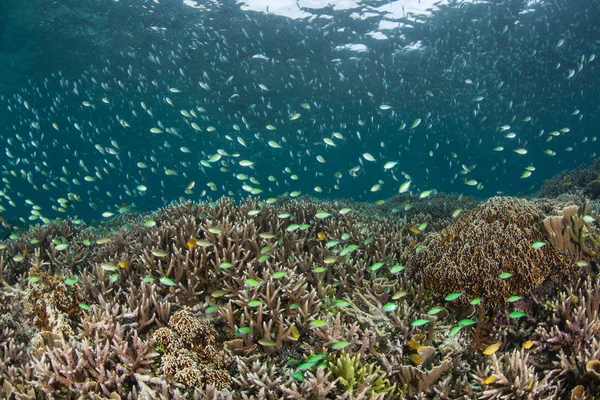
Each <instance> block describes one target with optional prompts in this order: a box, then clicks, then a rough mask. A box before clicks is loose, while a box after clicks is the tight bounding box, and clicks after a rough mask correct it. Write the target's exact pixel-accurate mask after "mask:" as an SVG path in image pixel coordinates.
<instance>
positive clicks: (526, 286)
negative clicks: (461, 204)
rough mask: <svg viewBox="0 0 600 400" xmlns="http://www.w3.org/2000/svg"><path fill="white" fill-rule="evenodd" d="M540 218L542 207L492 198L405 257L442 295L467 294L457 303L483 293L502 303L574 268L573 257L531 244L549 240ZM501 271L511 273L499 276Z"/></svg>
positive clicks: (414, 271) (492, 302) (487, 299)
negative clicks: (541, 227) (507, 276)
mask: <svg viewBox="0 0 600 400" xmlns="http://www.w3.org/2000/svg"><path fill="white" fill-rule="evenodd" d="M541 219H542V214H541V213H540V211H538V209H537V208H536V207H535V206H534V205H533V204H532V203H530V202H528V201H526V200H518V199H515V198H511V197H494V198H491V199H490V200H488V201H487V202H485V203H484V204H483V205H481V206H480V207H479V208H477V209H476V210H474V211H472V212H469V213H465V214H464V215H463V214H461V216H459V218H457V220H456V222H454V223H453V224H452V225H450V226H449V227H448V228H446V229H444V230H443V231H442V232H441V233H433V234H431V235H430V236H429V237H428V238H427V239H426V240H425V241H424V243H423V244H422V245H421V246H420V247H421V251H417V249H415V248H410V249H408V250H407V251H405V253H404V259H405V260H406V263H407V266H408V267H409V268H410V272H411V273H412V274H413V275H414V276H416V277H418V278H421V279H423V282H424V283H425V285H426V286H428V287H431V288H432V289H433V290H434V291H435V292H436V293H438V294H439V295H446V294H448V293H451V292H464V294H465V296H462V297H461V298H460V299H459V301H463V302H467V301H468V300H470V299H472V298H475V297H481V298H483V299H484V301H485V302H486V304H488V305H492V306H499V305H502V304H504V303H505V302H506V298H507V297H509V296H511V295H515V294H522V293H525V292H527V291H528V290H530V289H532V288H534V287H536V286H537V285H539V284H540V283H542V282H543V281H544V280H545V279H546V278H548V277H550V276H553V275H558V274H562V273H567V272H570V271H573V269H574V265H573V262H572V260H571V259H569V258H568V257H566V256H564V255H562V254H560V253H559V252H558V251H557V250H556V249H554V248H553V247H551V246H545V247H543V248H541V249H534V248H533V247H532V243H533V242H536V241H544V240H545V235H544V233H543V232H542V231H541V229H540V228H539V227H538V225H539V222H540V221H541ZM503 272H506V273H510V274H512V277H510V278H509V279H500V278H499V275H500V274H501V273H503Z"/></svg>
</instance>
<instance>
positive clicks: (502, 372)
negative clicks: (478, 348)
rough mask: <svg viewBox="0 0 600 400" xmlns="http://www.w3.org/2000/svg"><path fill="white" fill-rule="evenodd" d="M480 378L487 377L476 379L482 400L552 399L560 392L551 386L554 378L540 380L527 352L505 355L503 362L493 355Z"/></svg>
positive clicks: (521, 351)
mask: <svg viewBox="0 0 600 400" xmlns="http://www.w3.org/2000/svg"><path fill="white" fill-rule="evenodd" d="M480 374H481V375H484V377H478V376H476V377H475V379H476V380H477V381H478V382H479V383H480V384H481V385H482V388H483V392H482V393H481V395H480V396H479V397H478V398H480V399H508V398H510V399H551V398H556V394H557V391H558V387H557V386H555V385H554V384H552V383H551V381H552V378H553V377H554V374H553V373H548V374H544V375H543V377H542V376H539V375H538V374H537V373H536V371H535V367H534V366H533V365H532V364H531V363H530V362H529V354H528V353H527V352H525V351H524V350H514V351H513V352H511V353H507V354H504V355H503V356H502V360H499V358H498V357H497V356H496V355H495V354H493V355H492V357H491V359H490V360H489V364H488V366H487V367H486V368H485V369H483V372H480ZM488 377H491V378H489V380H486V379H487V378H488Z"/></svg>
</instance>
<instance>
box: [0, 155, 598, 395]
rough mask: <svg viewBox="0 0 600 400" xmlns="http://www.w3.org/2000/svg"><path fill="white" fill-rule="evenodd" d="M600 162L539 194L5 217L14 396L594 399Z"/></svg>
mask: <svg viewBox="0 0 600 400" xmlns="http://www.w3.org/2000/svg"><path fill="white" fill-rule="evenodd" d="M599 172H600V163H598V162H596V164H595V165H594V166H592V167H581V168H579V169H577V170H573V171H567V172H564V173H563V174H561V175H559V176H557V177H555V178H553V179H552V180H549V181H548V182H547V183H546V184H545V186H544V187H543V188H542V189H541V190H540V192H539V193H538V195H537V196H536V197H535V198H530V199H518V198H512V197H494V198H491V199H488V200H487V201H484V202H481V203H479V202H477V201H476V200H474V199H471V198H462V196H461V197H458V196H455V195H450V194H441V193H437V194H436V193H432V194H431V195H430V196H429V197H427V198H422V199H412V201H411V202H410V205H411V206H410V207H407V204H409V200H411V199H410V196H409V194H407V193H405V194H400V195H398V196H397V197H394V198H392V199H389V200H388V201H387V202H385V203H383V204H379V205H369V204H359V203H354V202H351V201H339V202H330V201H317V200H314V199H310V198H298V199H289V198H285V197H283V198H279V199H277V200H276V201H270V202H268V203H264V202H262V201H260V200H257V199H252V198H248V199H247V200H244V201H240V202H235V201H233V200H231V199H227V198H222V199H220V200H218V201H216V202H211V203H194V202H189V201H188V202H180V203H176V204H172V205H169V206H168V207H165V208H164V209H161V210H159V211H157V212H155V213H152V214H146V215H142V214H138V213H124V214H122V215H119V216H116V217H114V218H113V219H111V220H109V221H108V222H103V223H102V224H100V225H95V226H91V225H90V226H86V225H84V224H83V223H81V222H80V221H77V220H70V219H68V220H64V221H54V222H52V223H49V224H46V225H38V226H32V227H29V228H27V229H17V228H15V227H14V226H13V227H11V228H10V229H11V230H10V231H6V232H4V233H5V236H7V239H6V240H4V241H2V242H0V281H1V282H2V289H1V291H0V308H1V313H0V321H1V322H0V359H1V363H0V396H1V397H2V398H4V399H11V400H12V399H44V398H45V399H282V398H285V399H334V398H339V399H434V398H435V399H459V398H461V399H464V398H481V399H557V398H563V399H569V398H570V399H588V398H598V397H600V394H599V392H598V390H599V387H600V339H599V336H598V333H599V330H600V319H599V317H598V307H599V305H600V283H599V280H598V277H599V275H598V274H599V272H598V268H597V262H598V259H599V256H600V228H599V225H598V220H599V218H600V215H599V212H600V203H599V202H598V200H597V198H598V193H599V189H598V187H599V181H598V180H596V179H597V178H598V173H599Z"/></svg>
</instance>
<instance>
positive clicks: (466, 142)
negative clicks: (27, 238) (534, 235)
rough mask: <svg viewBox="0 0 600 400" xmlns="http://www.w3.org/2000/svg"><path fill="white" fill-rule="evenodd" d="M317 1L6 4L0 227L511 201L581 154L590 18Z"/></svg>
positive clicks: (587, 149) (591, 136)
mask: <svg viewBox="0 0 600 400" xmlns="http://www.w3.org/2000/svg"><path fill="white" fill-rule="evenodd" d="M330 3H331V4H332V6H331V7H322V8H319V7H317V6H316V5H315V4H316V3H311V7H312V8H309V7H308V3H305V4H303V3H302V2H300V3H298V5H293V6H292V7H291V10H293V11H294V12H301V13H303V14H302V15H304V17H303V18H291V17H289V16H284V15H280V14H283V11H285V10H283V11H282V10H278V9H277V8H276V4H277V3H273V5H271V6H270V9H269V13H267V12H265V11H266V9H265V10H263V11H260V12H257V11H250V10H246V8H247V7H246V6H243V5H241V4H236V3H234V2H230V1H228V2H203V3H202V4H201V5H203V6H204V8H193V7H190V6H188V5H185V4H183V3H178V2H177V3H176V2H163V3H160V4H159V3H157V2H141V1H120V2H103V3H94V4H93V5H91V4H87V5H82V4H80V3H79V2H68V1H67V2H61V3H60V4H56V3H53V4H47V3H44V4H42V3H40V4H35V2H34V3H31V4H28V5H23V4H21V3H18V2H7V3H6V4H5V6H4V7H5V8H4V9H3V10H2V11H3V14H4V15H5V17H4V20H3V22H4V30H3V34H2V36H1V39H0V40H1V42H0V44H1V46H0V55H1V58H0V59H1V61H0V66H1V67H2V69H3V75H2V77H0V88H1V89H2V94H1V95H0V122H1V126H2V129H1V131H0V139H1V140H2V142H3V143H4V146H5V153H4V154H3V156H2V158H1V160H0V164H1V174H2V180H3V182H2V183H1V184H0V190H1V193H0V194H1V197H0V207H1V208H0V210H1V212H0V215H2V216H3V217H4V218H5V219H7V220H12V221H14V222H17V221H18V220H19V219H21V222H20V223H37V222H39V221H41V220H43V219H45V218H55V217H62V218H64V217H66V216H78V217H80V218H83V219H86V220H95V219H101V218H102V216H103V215H105V216H110V215H114V214H118V213H119V212H124V211H127V210H145V209H155V208H157V207H161V206H164V205H165V204H167V203H169V202H171V201H176V200H179V199H181V198H186V199H193V200H199V199H216V198H219V197H221V196H224V195H225V196H236V197H245V196H248V195H252V196H260V197H261V198H263V199H266V198H269V197H276V196H279V195H284V194H287V195H290V194H291V195H292V196H296V195H298V196H301V195H305V194H308V195H313V196H316V197H321V198H352V199H355V200H360V201H370V202H374V201H378V200H385V199H386V198H389V197H391V196H393V195H395V194H397V193H398V191H399V188H400V187H401V185H402V184H405V183H407V182H409V181H410V184H408V190H409V191H410V192H411V193H412V194H413V195H415V196H419V195H420V194H422V193H423V192H426V191H428V190H437V191H439V192H451V193H457V194H464V195H466V196H477V197H489V196H492V195H495V194H508V195H528V194H533V193H534V192H535V191H536V190H538V189H539V188H540V186H541V185H542V183H543V182H544V180H545V179H548V178H550V177H551V176H553V175H555V174H556V173H558V172H560V171H562V170H565V169H568V168H573V167H575V166H577V165H579V164H581V163H590V162H591V160H592V159H593V158H594V156H595V155H596V152H597V149H598V142H597V140H596V136H597V127H598V125H599V115H598V112H599V110H598V104H600V102H599V97H600V90H599V89H600V84H599V83H598V82H599V81H598V79H597V77H598V74H599V70H598V68H599V67H598V60H597V57H596V54H600V51H599V46H600V42H599V41H600V32H599V30H600V28H599V26H598V24H597V21H598V20H600V2H598V1H569V2H563V1H546V2H524V1H506V2H497V1H493V2H485V1H480V2H476V3H469V2H460V3H459V2H450V3H449V4H443V3H440V5H439V6H433V5H432V6H431V10H430V11H427V10H423V11H422V12H420V14H422V15H417V14H416V13H415V14H411V13H410V12H407V11H406V10H409V9H410V7H421V9H424V8H426V7H425V6H424V5H422V4H419V2H402V3H400V2H389V1H363V2H359V3H356V4H352V5H351V7H349V8H344V7H347V6H345V5H344V4H342V3H341V2H337V3H336V2H330ZM195 4H196V5H198V4H199V3H195ZM402 6H405V7H406V8H405V10H404V12H402V11H401V7H402ZM512 136H514V137H512ZM326 140H327V142H326ZM373 160H374V161H373ZM242 161H246V162H242ZM241 162H242V163H241ZM394 162H396V164H394ZM241 164H246V165H247V164H251V165H248V166H243V165H241ZM17 223H18V222H17Z"/></svg>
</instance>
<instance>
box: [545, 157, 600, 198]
mask: <svg viewBox="0 0 600 400" xmlns="http://www.w3.org/2000/svg"><path fill="white" fill-rule="evenodd" d="M599 176H600V159H596V160H595V161H594V164H593V165H585V164H582V165H580V166H579V167H578V168H576V169H573V170H568V171H564V172H561V173H560V174H558V175H555V176H553V177H552V178H551V179H548V180H546V182H545V183H544V185H543V186H542V187H541V188H540V190H538V192H537V193H536V196H535V197H537V198H547V199H554V198H556V197H558V196H560V195H563V194H566V193H571V194H577V195H582V194H583V195H585V196H588V198H589V199H594V198H595V197H593V195H594V193H596V192H595V191H594V190H592V189H593V188H592V187H590V188H587V187H588V185H590V184H591V182H592V181H595V180H598V177H599ZM594 187H595V186H594ZM582 192H583V193H582Z"/></svg>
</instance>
